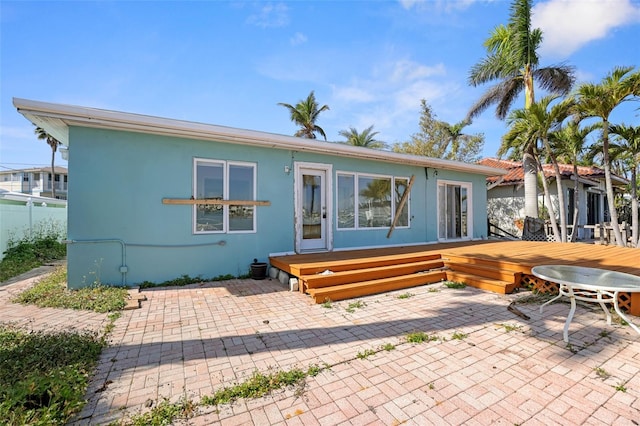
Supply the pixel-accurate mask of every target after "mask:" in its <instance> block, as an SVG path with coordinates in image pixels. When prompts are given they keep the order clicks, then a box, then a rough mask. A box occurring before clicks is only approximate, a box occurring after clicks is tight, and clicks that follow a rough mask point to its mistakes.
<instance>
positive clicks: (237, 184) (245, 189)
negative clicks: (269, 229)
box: [229, 164, 255, 231]
mask: <svg viewBox="0 0 640 426" xmlns="http://www.w3.org/2000/svg"><path fill="white" fill-rule="evenodd" d="M253 170H254V168H253V167H252V166H241V165H236V164H231V165H229V199H230V200H253V199H254V184H253V182H254V180H253ZM254 209H255V206H237V205H230V206H229V231H252V230H253V213H254Z"/></svg>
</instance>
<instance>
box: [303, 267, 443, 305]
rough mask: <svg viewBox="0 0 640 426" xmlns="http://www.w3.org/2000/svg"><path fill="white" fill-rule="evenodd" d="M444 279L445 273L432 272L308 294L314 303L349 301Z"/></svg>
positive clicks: (309, 291)
mask: <svg viewBox="0 0 640 426" xmlns="http://www.w3.org/2000/svg"><path fill="white" fill-rule="evenodd" d="M444 279H446V273H445V271H432V272H424V273H415V274H408V275H401V276H395V277H390V278H382V279H377V280H371V281H362V282H358V283H352V284H341V285H334V286H331V287H323V288H310V289H309V290H308V293H309V294H310V295H311V297H312V298H313V300H314V302H315V303H324V302H326V301H327V300H330V301H337V300H344V299H351V298H353V297H359V296H367V295H370V294H376V293H384V292H387V291H392V290H400V289H403V288H409V287H416V286H419V285H425V284H433V283H436V282H439V281H442V280H444Z"/></svg>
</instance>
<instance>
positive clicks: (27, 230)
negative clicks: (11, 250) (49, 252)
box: [0, 202, 67, 260]
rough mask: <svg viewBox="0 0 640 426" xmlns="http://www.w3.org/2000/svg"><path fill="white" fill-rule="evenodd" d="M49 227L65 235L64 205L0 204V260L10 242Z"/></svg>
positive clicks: (65, 217) (65, 213) (65, 212)
mask: <svg viewBox="0 0 640 426" xmlns="http://www.w3.org/2000/svg"><path fill="white" fill-rule="evenodd" d="M51 227H55V229H56V230H58V231H62V232H64V233H65V234H66V229H67V207H66V205H62V206H51V205H48V206H43V205H42V203H16V202H14V203H11V202H9V203H6V202H0V260H2V258H3V257H4V252H5V251H6V250H7V244H8V242H9V241H10V240H14V241H15V240H20V239H22V238H23V237H24V236H28V235H30V234H31V233H33V232H38V231H42V230H43V228H44V229H50V228H51Z"/></svg>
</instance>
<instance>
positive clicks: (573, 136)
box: [549, 120, 600, 241]
mask: <svg viewBox="0 0 640 426" xmlns="http://www.w3.org/2000/svg"><path fill="white" fill-rule="evenodd" d="M599 127H600V126H598V125H590V126H585V127H580V124H579V123H578V121H575V120H572V121H570V122H569V123H568V124H567V125H566V126H564V127H562V128H561V129H559V130H556V131H555V132H551V134H550V135H549V140H550V141H551V145H552V149H553V152H555V154H556V156H557V158H558V161H562V162H564V163H565V164H571V165H572V166H573V177H574V182H573V220H572V222H571V223H572V224H573V228H572V229H571V237H570V238H569V240H570V241H575V240H576V237H577V231H578V226H577V224H578V216H579V215H580V192H579V191H578V188H579V185H580V180H579V179H578V164H579V163H580V162H581V160H582V158H583V154H584V153H585V151H586V146H585V141H586V138H587V136H588V135H589V134H590V133H591V132H593V131H594V130H595V129H597V128H599Z"/></svg>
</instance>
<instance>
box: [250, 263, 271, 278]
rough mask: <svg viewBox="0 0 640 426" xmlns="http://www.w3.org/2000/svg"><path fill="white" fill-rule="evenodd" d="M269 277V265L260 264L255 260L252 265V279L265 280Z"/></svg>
mask: <svg viewBox="0 0 640 426" xmlns="http://www.w3.org/2000/svg"><path fill="white" fill-rule="evenodd" d="M266 276H267V264H266V263H264V262H258V260H257V259H253V263H252V264H251V278H253V279H254V280H264V279H265V277H266Z"/></svg>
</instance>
